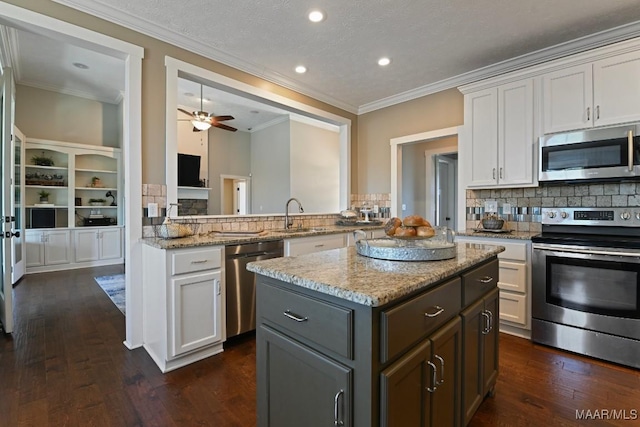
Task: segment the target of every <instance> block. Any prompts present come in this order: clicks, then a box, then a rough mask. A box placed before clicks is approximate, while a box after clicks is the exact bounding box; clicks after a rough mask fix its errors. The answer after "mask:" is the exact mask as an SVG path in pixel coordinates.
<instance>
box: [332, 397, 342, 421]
mask: <svg viewBox="0 0 640 427" xmlns="http://www.w3.org/2000/svg"><path fill="white" fill-rule="evenodd" d="M342 395H344V390H340V391H339V392H337V393H336V395H335V396H334V398H333V425H335V426H343V425H344V421H343V420H342V419H341V418H342V417H341V416H340V413H341V412H342V411H340V396H342Z"/></svg>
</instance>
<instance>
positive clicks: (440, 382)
mask: <svg viewBox="0 0 640 427" xmlns="http://www.w3.org/2000/svg"><path fill="white" fill-rule="evenodd" d="M433 357H435V358H436V359H438V361H439V362H440V381H436V385H442V384H444V359H443V358H442V357H440V356H438V355H437V354H434V355H433Z"/></svg>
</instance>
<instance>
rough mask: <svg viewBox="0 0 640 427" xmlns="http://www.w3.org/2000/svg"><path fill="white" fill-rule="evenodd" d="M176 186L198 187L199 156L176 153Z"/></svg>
mask: <svg viewBox="0 0 640 427" xmlns="http://www.w3.org/2000/svg"><path fill="white" fill-rule="evenodd" d="M178 186H179V187H200V156H194V155H192V154H182V153H178Z"/></svg>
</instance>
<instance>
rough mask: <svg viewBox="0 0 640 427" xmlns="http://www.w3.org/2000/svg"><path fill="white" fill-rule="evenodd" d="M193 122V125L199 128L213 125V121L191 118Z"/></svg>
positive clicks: (203, 128)
mask: <svg viewBox="0 0 640 427" xmlns="http://www.w3.org/2000/svg"><path fill="white" fill-rule="evenodd" d="M191 124H192V125H193V127H194V128H196V129H198V130H207V129H209V128H210V127H211V123H209V122H203V121H200V120H195V119H194V120H191Z"/></svg>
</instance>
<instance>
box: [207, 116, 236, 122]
mask: <svg viewBox="0 0 640 427" xmlns="http://www.w3.org/2000/svg"><path fill="white" fill-rule="evenodd" d="M212 119H213V120H215V121H217V122H224V121H225V120H233V119H234V117H233V116H213V117H212Z"/></svg>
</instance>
